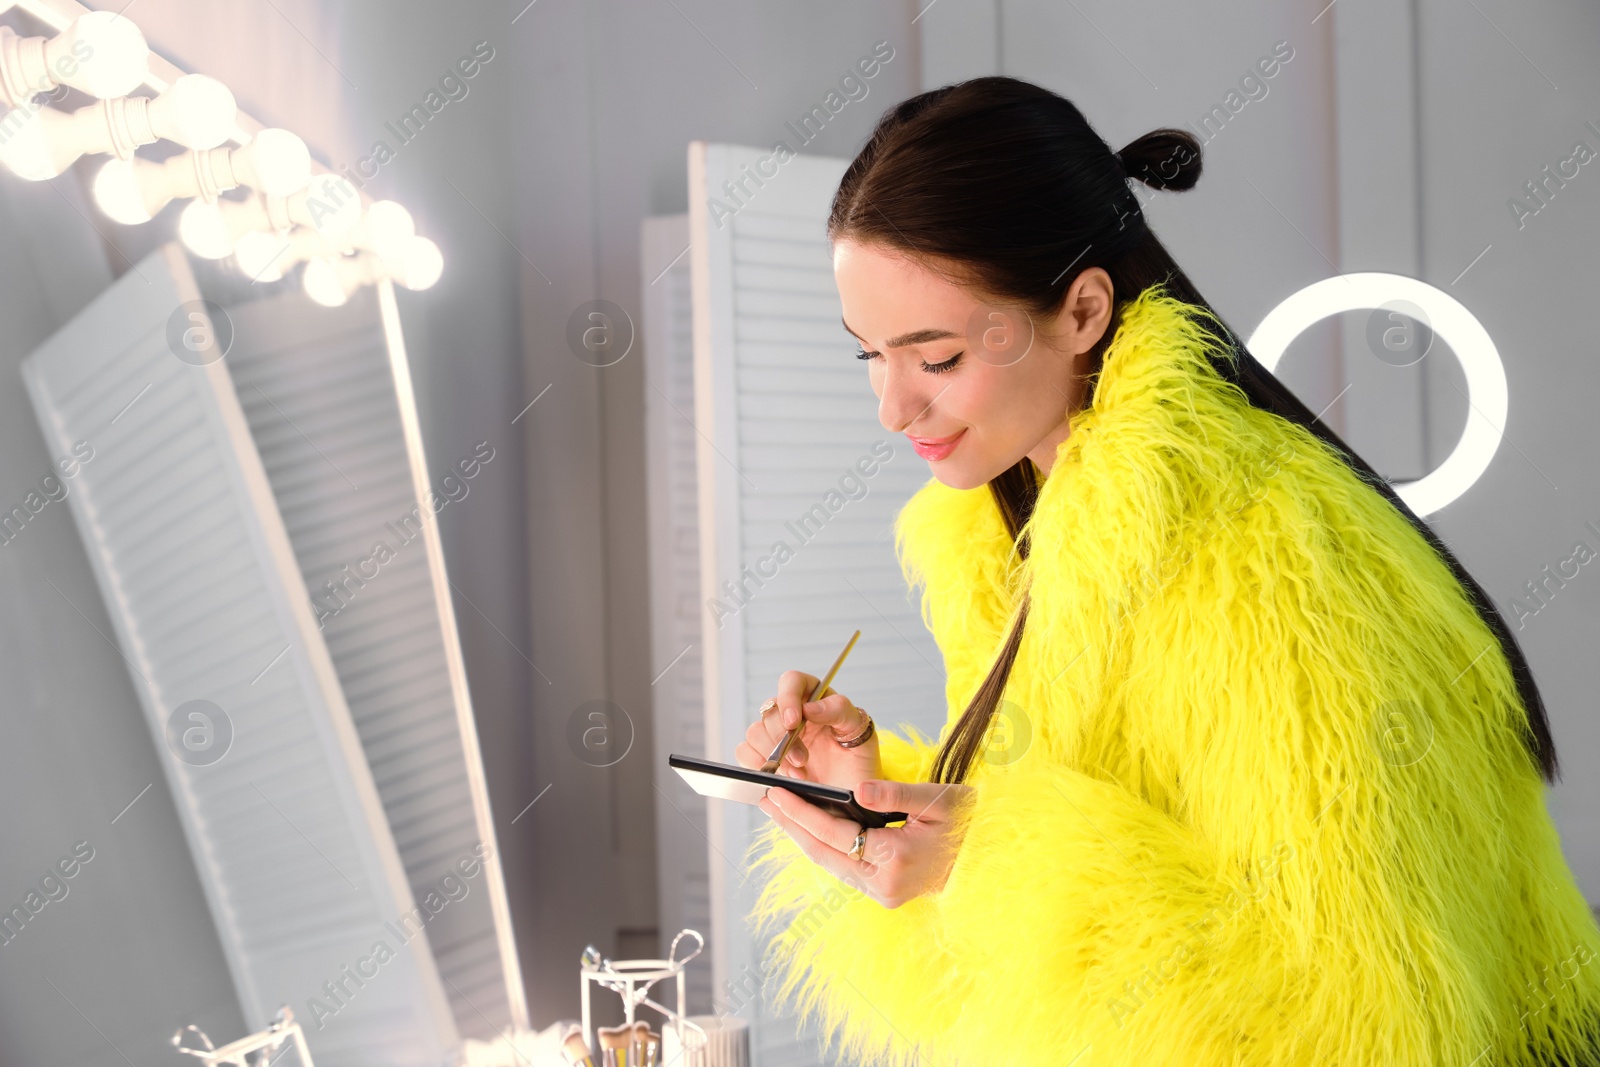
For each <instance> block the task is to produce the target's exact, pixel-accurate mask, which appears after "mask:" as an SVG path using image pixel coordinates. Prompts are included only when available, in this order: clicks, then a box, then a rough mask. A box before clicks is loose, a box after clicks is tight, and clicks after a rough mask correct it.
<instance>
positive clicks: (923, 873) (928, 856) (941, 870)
mask: <svg viewBox="0 0 1600 1067" xmlns="http://www.w3.org/2000/svg"><path fill="white" fill-rule="evenodd" d="M855 794H856V801H857V802H858V803H859V804H860V805H861V806H862V807H864V808H869V809H871V810H873V811H903V812H905V813H906V816H907V818H906V821H905V824H904V825H903V826H887V827H884V828H882V829H870V830H867V831H866V834H867V842H866V850H865V851H864V852H863V853H862V856H861V859H859V860H857V859H853V858H851V856H850V855H849V852H850V849H851V847H852V846H853V845H854V844H855V840H856V834H857V833H858V832H859V831H860V830H861V827H860V826H859V825H857V824H856V823H853V822H851V821H850V820H849V819H841V818H839V817H837V816H835V815H831V814H829V813H828V812H826V811H823V810H822V809H821V808H819V807H817V806H816V805H815V804H812V803H811V802H809V801H807V800H805V799H803V798H801V797H800V796H799V795H797V794H795V793H791V792H790V791H789V790H787V789H783V788H780V787H777V786H774V787H773V788H771V789H769V790H767V795H766V796H765V797H764V798H762V800H761V803H760V808H761V810H762V811H764V812H766V813H767V814H768V815H770V816H772V818H773V819H775V820H777V822H778V825H779V826H781V827H783V829H784V832H785V833H787V834H788V835H789V836H790V837H791V838H793V839H794V841H795V843H796V844H798V845H799V846H800V848H801V849H802V850H804V852H805V854H806V855H807V856H809V857H811V860H812V861H813V862H815V863H817V864H819V865H820V866H822V867H825V868H827V869H828V870H829V871H831V872H832V873H833V874H834V876H835V877H837V878H839V879H840V880H841V881H844V882H847V883H849V884H851V885H856V886H859V887H860V888H861V889H862V890H863V891H864V892H865V893H866V894H867V895H868V896H870V897H872V899H874V900H876V901H877V902H878V903H880V904H882V905H883V906H884V907H886V908H898V907H899V906H900V905H902V904H904V903H905V902H906V901H908V900H912V899H914V898H916V897H919V896H921V895H922V894H924V893H937V892H939V890H941V889H943V888H944V884H945V881H946V879H948V878H949V877H950V869H951V867H953V866H954V865H955V860H956V855H957V853H958V852H959V851H960V849H961V839H962V836H963V832H964V822H963V820H962V819H961V815H962V814H963V813H964V812H965V810H966V809H967V806H968V805H970V804H971V803H972V801H973V799H974V793H973V787H972V786H969V785H941V784H939V783H937V782H917V783H911V782H894V781H887V780H883V779H874V780H868V781H864V782H859V783H857V785H856V786H855Z"/></svg>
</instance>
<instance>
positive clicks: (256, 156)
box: [230, 127, 311, 196]
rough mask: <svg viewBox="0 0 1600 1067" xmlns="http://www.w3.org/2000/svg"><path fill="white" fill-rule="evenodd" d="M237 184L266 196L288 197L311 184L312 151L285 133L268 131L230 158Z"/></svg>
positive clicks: (284, 131)
mask: <svg viewBox="0 0 1600 1067" xmlns="http://www.w3.org/2000/svg"><path fill="white" fill-rule="evenodd" d="M230 162H231V163H232V166H233V173H234V177H235V178H236V179H237V181H238V184H240V185H248V186H249V187H250V188H252V189H257V190H260V191H261V192H263V193H266V194H267V195H268V196H288V195H289V194H290V193H294V192H298V191H299V190H301V189H304V188H305V187H306V185H307V183H309V182H310V181H311V151H310V150H309V149H308V148H306V143H305V142H304V141H302V140H301V139H300V138H298V137H296V136H295V135H294V134H292V133H290V132H289V131H288V130H280V129H276V128H272V127H269V128H267V129H265V130H262V131H261V132H260V133H258V134H256V136H255V139H254V140H252V141H251V142H250V143H249V144H247V145H245V146H244V147H243V148H238V149H235V150H234V151H233V152H232V154H231V157H230Z"/></svg>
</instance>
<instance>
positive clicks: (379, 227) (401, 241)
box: [361, 200, 417, 262]
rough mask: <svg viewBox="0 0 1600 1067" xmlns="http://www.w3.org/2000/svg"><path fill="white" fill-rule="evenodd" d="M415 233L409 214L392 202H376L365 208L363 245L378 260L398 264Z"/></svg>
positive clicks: (415, 226) (414, 224)
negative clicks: (375, 255)
mask: <svg viewBox="0 0 1600 1067" xmlns="http://www.w3.org/2000/svg"><path fill="white" fill-rule="evenodd" d="M416 233H417V225H416V223H415V222H413V221H412V219H411V212H409V211H407V210H406V209H405V208H404V207H402V206H401V205H399V204H397V203H395V202H394V201H393V200H378V201H375V202H374V203H373V204H372V205H371V206H370V207H368V208H367V217H366V232H365V234H364V235H361V236H363V237H364V240H362V241H361V243H362V244H363V245H365V246H366V247H367V248H369V249H371V250H372V251H373V252H374V253H376V254H377V256H378V258H379V259H382V260H385V261H388V262H400V261H402V260H403V258H404V256H405V253H406V246H407V245H408V244H409V243H410V241H411V238H413V237H415V236H416Z"/></svg>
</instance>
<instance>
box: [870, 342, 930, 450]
mask: <svg viewBox="0 0 1600 1067" xmlns="http://www.w3.org/2000/svg"><path fill="white" fill-rule="evenodd" d="M887 362H888V366H887V367H886V368H885V369H884V370H883V372H882V377H881V380H880V382H879V388H878V422H879V424H880V425H882V426H883V428H884V429H885V430H888V431H890V432H891V433H904V432H905V431H906V430H907V429H909V428H910V426H911V424H912V423H913V422H916V421H917V419H918V418H919V417H920V416H921V415H922V414H923V413H924V412H926V411H927V410H928V407H929V405H930V402H931V401H932V400H933V396H932V395H931V394H927V393H926V390H925V388H924V387H923V385H922V383H920V382H918V381H917V380H916V378H915V377H913V376H912V375H911V374H910V373H908V371H907V369H906V368H905V367H904V366H903V365H902V364H901V361H899V360H893V359H891V360H888V361H887Z"/></svg>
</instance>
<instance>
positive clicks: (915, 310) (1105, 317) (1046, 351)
mask: <svg viewBox="0 0 1600 1067" xmlns="http://www.w3.org/2000/svg"><path fill="white" fill-rule="evenodd" d="M833 273H834V279H835V281H836V282H837V284H838V287H839V296H840V300H841V302H842V303H843V306H844V323H845V329H847V330H849V331H850V332H851V333H852V334H854V335H855V338H856V340H857V341H859V342H860V343H861V348H862V350H863V351H865V352H866V353H867V354H868V357H867V358H868V363H867V366H868V375H869V377H870V379H871V381H872V391H873V392H874V393H875V394H877V397H878V421H879V422H881V423H882V424H883V426H884V428H885V429H887V430H890V431H892V432H894V433H903V434H905V435H906V436H907V437H908V438H909V439H910V442H911V446H912V448H913V449H914V450H915V451H916V453H917V454H918V455H919V456H921V457H922V458H923V459H925V460H927V461H928V463H929V466H930V467H931V468H932V470H933V474H934V476H935V477H937V478H938V479H939V481H941V482H943V483H944V484H945V485H948V486H950V487H951V488H953V489H972V488H975V487H977V486H980V485H983V484H984V483H985V482H987V481H989V480H990V479H991V478H994V477H995V476H997V475H999V474H1000V473H1002V472H1003V471H1005V470H1006V469H1007V468H1008V467H1011V466H1012V465H1014V464H1016V463H1017V462H1018V461H1019V460H1021V459H1022V457H1024V456H1030V457H1031V458H1032V459H1033V461H1034V462H1035V463H1037V464H1038V465H1039V467H1040V469H1041V470H1043V471H1044V472H1045V473H1046V474H1048V473H1049V471H1050V468H1051V466H1052V464H1053V463H1054V461H1055V451H1056V447H1057V446H1058V445H1059V444H1060V443H1061V442H1062V441H1064V440H1066V438H1067V435H1068V433H1069V432H1070V430H1071V427H1070V423H1069V418H1068V414H1069V412H1075V411H1077V410H1078V408H1079V407H1080V406H1081V401H1082V396H1083V391H1084V390H1083V383H1082V381H1081V378H1080V377H1079V375H1078V374H1077V373H1076V372H1077V370H1078V367H1079V365H1080V364H1081V363H1082V362H1083V360H1082V359H1081V356H1082V355H1083V353H1085V352H1087V351H1088V350H1089V349H1090V348H1091V347H1092V346H1093V344H1094V342H1095V341H1097V340H1099V338H1100V336H1101V335H1102V334H1103V333H1104V331H1105V327H1106V324H1107V323H1108V322H1109V321H1110V311H1111V282H1110V277H1109V275H1107V274H1106V272H1105V271H1104V270H1102V269H1100V268H1098V267H1094V268H1090V269H1088V270H1085V271H1084V272H1083V273H1082V274H1080V275H1079V276H1078V277H1077V278H1076V279H1074V281H1073V283H1072V285H1071V286H1070V287H1069V288H1068V290H1067V293H1066V296H1065V298H1064V300H1063V302H1062V310H1061V312H1059V313H1058V314H1057V315H1056V316H1055V317H1054V318H1053V319H1052V320H1050V321H1049V322H1041V321H1039V320H1037V319H1035V318H1032V317H1030V316H1029V315H1027V313H1026V312H1023V311H1021V310H1020V309H1013V308H1002V307H1000V306H997V305H994V304H991V303H986V302H985V301H984V299H983V298H982V297H981V296H979V295H977V294H975V293H973V292H972V291H970V290H968V289H966V288H964V287H962V286H959V285H956V284H954V283H952V282H950V281H947V280H946V279H944V278H943V277H941V276H939V275H938V274H935V273H934V272H932V271H930V270H928V269H927V268H926V267H923V266H922V265H920V264H918V263H917V262H915V261H914V260H912V259H911V258H909V257H908V256H906V255H904V254H903V253H900V252H897V251H894V250H891V249H887V248H884V247H883V246H881V245H876V244H865V243H862V242H858V241H852V240H849V239H840V240H839V241H836V242H835V243H834V246H833Z"/></svg>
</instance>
